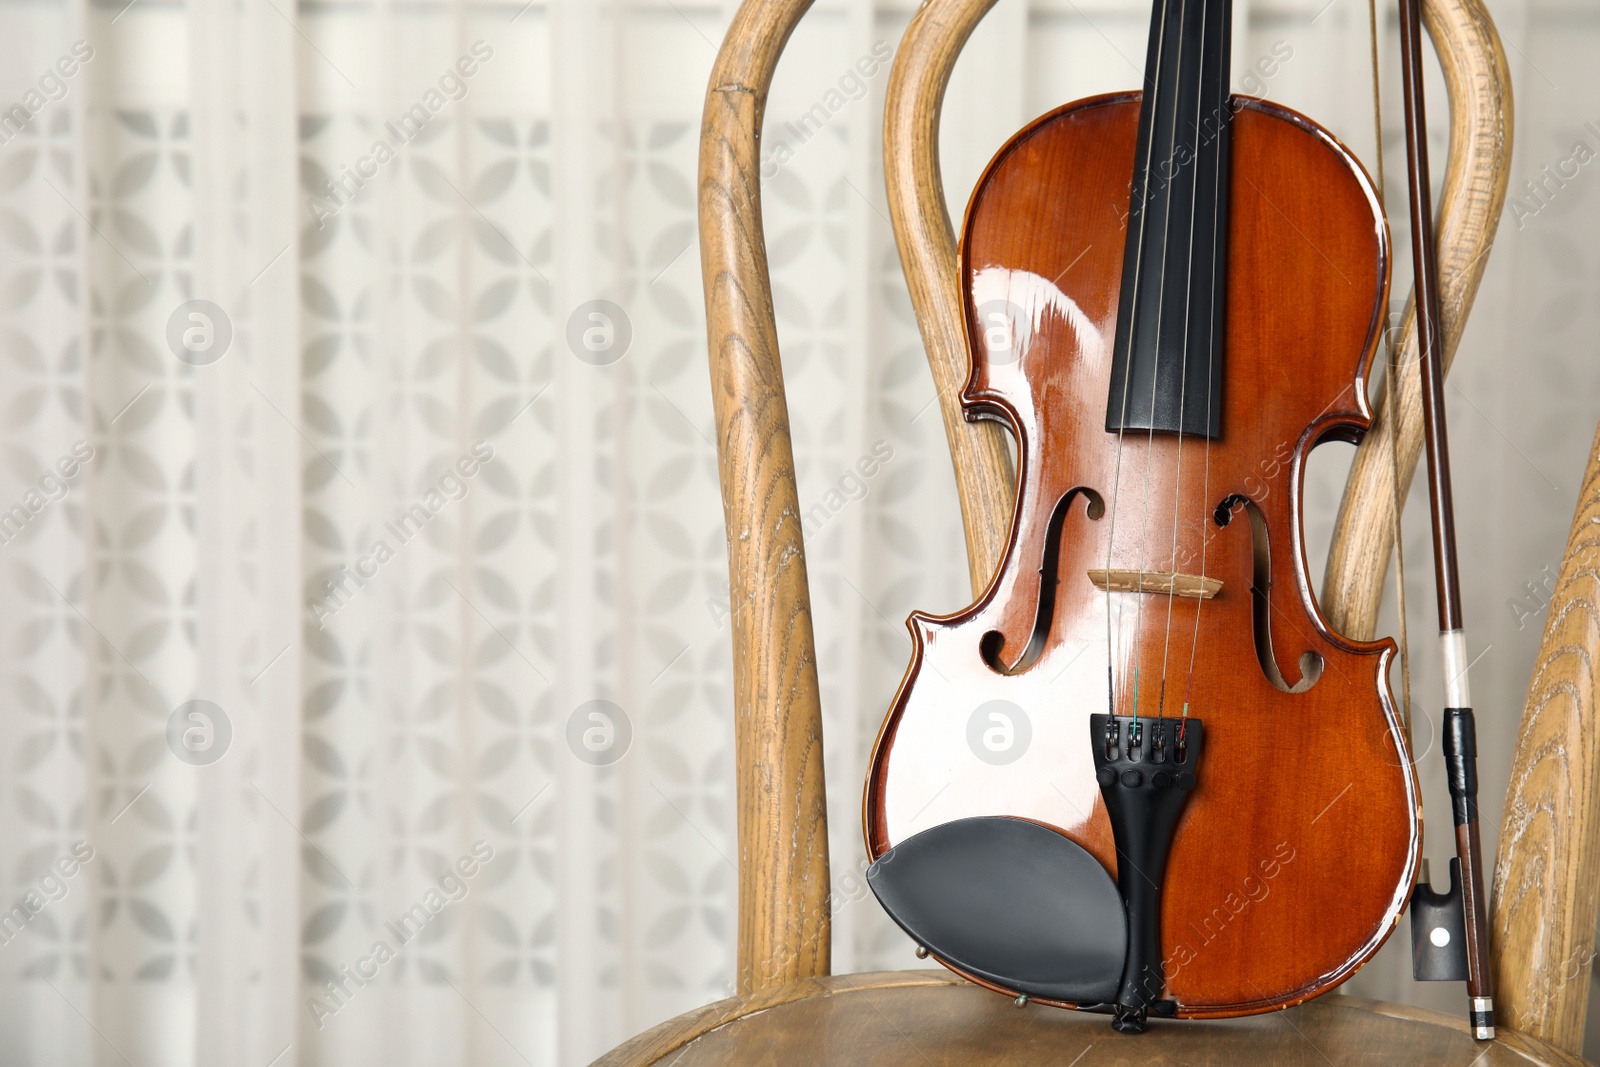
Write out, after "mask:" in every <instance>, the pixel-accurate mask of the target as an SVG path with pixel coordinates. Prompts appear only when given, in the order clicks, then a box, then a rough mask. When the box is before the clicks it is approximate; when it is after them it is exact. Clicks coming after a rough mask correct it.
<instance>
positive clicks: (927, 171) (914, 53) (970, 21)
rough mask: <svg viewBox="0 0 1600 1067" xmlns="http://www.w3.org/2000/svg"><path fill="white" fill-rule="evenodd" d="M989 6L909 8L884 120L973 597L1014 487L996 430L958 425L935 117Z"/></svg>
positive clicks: (957, 300)
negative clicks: (953, 72)
mask: <svg viewBox="0 0 1600 1067" xmlns="http://www.w3.org/2000/svg"><path fill="white" fill-rule="evenodd" d="M994 4H995V0H926V2H925V3H923V4H922V6H921V7H919V8H918V9H917V12H916V14H915V15H913V16H912V18H911V23H910V25H908V26H907V27H906V33H905V37H904V38H903V39H902V40H901V42H900V50H899V52H898V54H897V55H896V56H895V60H894V68H893V70H892V71H891V72H890V74H889V86H888V96H887V99H886V101H885V111H884V116H883V177H884V183H885V185H886V186H887V188H888V194H889V218H890V221H891V222H892V223H893V226H894V237H895V243H896V244H897V245H898V246H899V249H900V266H901V269H902V270H903V271H904V272H905V276H906V286H907V287H908V288H909V289H910V291H911V306H912V307H913V308H914V309H915V311H916V315H917V325H918V327H919V328H920V329H921V330H922V344H923V347H924V348H925V349H926V350H927V354H928V366H929V367H930V368H931V369H932V371H933V385H934V389H936V390H937V391H938V399H939V413H940V415H941V416H942V417H943V419H944V431H945V436H946V438H947V439H948V440H949V442H950V461H951V462H952V463H953V464H954V465H955V472H956V492H957V494H958V496H959V497H960V500H961V521H962V525H963V528H964V531H965V533H966V540H967V568H968V573H969V577H970V578H971V581H972V595H973V596H974V597H976V596H978V595H979V594H981V593H982V592H983V590H984V588H985V587H987V586H988V584H989V580H990V579H991V578H992V577H993V576H994V573H995V570H996V569H997V568H998V567H999V565H1000V558H1001V555H1002V554H1003V553H1004V551H1005V538H1006V531H1007V530H1008V529H1009V528H1010V526H1011V513H1012V509H1013V508H1014V506H1015V504H1016V484H1015V479H1014V477H1013V474H1012V470H1011V458H1010V454H1009V453H1008V452H1007V450H1006V442H1005V438H1004V432H1003V431H1002V430H1001V428H1000V426H999V425H998V424H996V423H993V422H969V421H967V417H966V414H965V412H964V410H963V408H962V406H961V387H962V386H963V385H964V384H965V383H966V380H967V373H968V370H969V369H970V364H969V361H968V355H967V340H966V324H965V322H964V321H963V320H962V312H961V293H960V290H959V287H958V284H957V278H956V236H955V231H954V230H953V229H952V228H951V226H950V211H949V208H948V207H947V206H946V204H945V198H944V182H943V180H942V178H941V176H940V171H939V116H940V113H941V109H942V108H943V106H944V93H945V89H946V88H947V87H948V85H949V83H950V71H951V69H952V68H954V66H955V63H956V58H957V57H958V56H959V55H960V54H961V48H962V46H963V45H965V44H966V42H967V38H968V37H970V36H971V35H972V31H973V28H974V27H976V26H977V25H978V23H979V21H980V20H982V18H983V16H984V15H985V14H986V13H987V12H988V11H989V9H990V8H991V7H993V6H994Z"/></svg>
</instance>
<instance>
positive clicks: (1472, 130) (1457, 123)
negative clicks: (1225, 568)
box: [1322, 0, 1514, 640]
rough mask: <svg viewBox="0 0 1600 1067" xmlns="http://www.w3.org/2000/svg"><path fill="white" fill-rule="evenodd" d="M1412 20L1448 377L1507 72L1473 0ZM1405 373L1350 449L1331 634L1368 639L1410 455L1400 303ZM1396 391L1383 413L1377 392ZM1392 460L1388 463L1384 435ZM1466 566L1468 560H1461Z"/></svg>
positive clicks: (1410, 342)
mask: <svg viewBox="0 0 1600 1067" xmlns="http://www.w3.org/2000/svg"><path fill="white" fill-rule="evenodd" d="M1422 17H1423V21H1424V23H1425V24H1426V26H1427V29H1428V33H1429V36H1430V37H1431V38H1432V40H1433V45H1434V51H1435V52H1436V53H1437V55H1438V57H1439V66H1440V68H1441V69H1442V70H1443V72H1444V82H1445V91H1446V94H1447V98H1448V100H1449V103H1450V151H1449V154H1448V155H1447V156H1446V158H1445V168H1444V188H1443V191H1442V192H1441V193H1440V196H1439V203H1438V209H1439V210H1438V227H1437V242H1436V243H1437V245H1438V253H1439V300H1440V313H1441V314H1440V318H1441V323H1442V326H1443V328H1442V330H1441V336H1442V338H1443V340H1444V362H1445V367H1446V369H1447V370H1448V368H1449V366H1450V363H1451V361H1452V360H1454V358H1455V353H1456V347H1457V346H1458V345H1459V344H1460V342H1461V335H1462V332H1463V331H1464V330H1465V329H1466V325H1467V313H1468V312H1469V311H1471V309H1472V301H1473V299H1474V298H1475V297H1476V296H1477V294H1478V284H1479V283H1480V282H1481V281H1482V280H1483V272H1484V270H1485V269H1486V268H1487V267H1488V264H1489V250H1490V248H1492V247H1493V245H1494V237H1495V231H1496V230H1497V229H1498V227H1499V225H1500V211H1501V208H1502V207H1503V206H1504V205H1505V199H1506V183H1507V182H1508V181H1509V179H1510V174H1511V144H1512V139H1513V127H1514V122H1513V106H1512V97H1511V71H1510V69H1509V67H1507V65H1506V52H1505V48H1504V46H1503V45H1502V44H1501V43H1500V35H1499V34H1498V33H1497V32H1496V31H1495V27H1494V20H1493V19H1492V18H1491V17H1490V16H1489V11H1488V9H1487V8H1486V7H1485V6H1484V4H1483V2H1482V0H1425V2H1424V3H1423V5H1422ZM1395 338H1396V343H1397V344H1398V345H1399V347H1400V352H1399V362H1400V364H1401V366H1402V367H1405V368H1408V369H1409V373H1406V374H1404V375H1402V379H1403V380H1402V381H1401V383H1400V389H1399V390H1398V392H1397V393H1394V392H1393V391H1391V390H1389V389H1388V388H1385V389H1384V391H1383V395H1382V396H1381V397H1380V398H1379V401H1378V404H1377V405H1376V406H1377V417H1376V419H1375V420H1374V422H1373V425H1372V429H1371V431H1370V432H1369V433H1368V434H1367V435H1366V437H1365V438H1364V439H1363V440H1362V441H1361V444H1360V445H1359V446H1358V447H1357V449H1356V456H1355V460H1354V462H1353V464H1352V465H1351V468H1350V477H1349V479H1348V480H1347V481H1346V482H1345V490H1344V499H1343V500H1342V501H1341V502H1340V504H1339V515H1338V519H1337V522H1336V523H1335V526H1334V533H1333V543H1332V545H1331V547H1330V548H1329V550H1328V563H1327V569H1326V571H1325V573H1324V576H1323V583H1322V607H1323V610H1324V611H1325V612H1326V613H1327V616H1328V621H1329V622H1330V623H1332V624H1333V628H1334V629H1335V630H1338V631H1339V632H1340V633H1342V634H1346V635H1348V636H1350V637H1354V638H1357V639H1358V640H1365V639H1368V638H1371V637H1372V636H1373V635H1374V634H1376V633H1377V627H1378V609H1379V606H1380V605H1381V604H1382V601H1383V586H1384V582H1385V579H1386V578H1387V576H1388V572H1389V556H1390V553H1392V552H1393V551H1394V537H1393V532H1394V525H1393V524H1394V496H1395V494H1394V486H1395V468H1396V466H1398V468H1399V478H1400V487H1401V492H1400V496H1401V497H1402V498H1403V497H1404V496H1405V489H1406V488H1407V487H1409V486H1410V485H1411V478H1412V476H1413V475H1414V474H1415V473H1416V468H1417V460H1418V457H1419V456H1420V455H1421V453H1422V390H1421V388H1420V385H1419V382H1418V380H1417V374H1416V365H1417V335H1416V316H1415V314H1414V312H1413V310H1412V308H1411V307H1410V306H1409V305H1408V306H1407V309H1406V313H1405V315H1404V317H1403V320H1402V322H1401V324H1400V328H1399V330H1398V331H1397V333H1396V334H1395ZM1391 395H1396V396H1398V402H1397V403H1395V404H1394V405H1392V406H1391V404H1390V402H1389V397H1390V396H1391ZM1395 425H1398V427H1399V437H1398V439H1397V440H1395V441H1394V445H1395V446H1396V451H1397V452H1398V453H1399V462H1398V464H1395V463H1393V462H1392V461H1391V455H1390V434H1391V432H1392V431H1393V429H1394V426H1395ZM1468 565H1469V567H1470V565H1471V561H1470V560H1469V561H1468Z"/></svg>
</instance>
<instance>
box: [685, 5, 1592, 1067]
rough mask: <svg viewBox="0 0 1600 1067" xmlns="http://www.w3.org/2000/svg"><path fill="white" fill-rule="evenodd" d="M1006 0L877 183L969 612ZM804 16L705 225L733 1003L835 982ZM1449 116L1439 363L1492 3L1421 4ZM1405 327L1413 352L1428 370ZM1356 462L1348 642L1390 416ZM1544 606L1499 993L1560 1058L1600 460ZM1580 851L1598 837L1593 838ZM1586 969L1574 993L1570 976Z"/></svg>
mask: <svg viewBox="0 0 1600 1067" xmlns="http://www.w3.org/2000/svg"><path fill="white" fill-rule="evenodd" d="M994 3H995V0H924V2H923V4H922V5H921V6H920V7H919V9H918V10H917V12H916V14H915V15H914V16H913V18H912V20H911V22H910V25H909V26H908V28H907V30H906V35H905V37H904V39H903V41H902V43H901V47H900V49H899V50H898V53H897V55H896V59H895V63H894V68H893V72H892V73H891V75H890V81H889V86H888V96H887V114H886V118H885V128H884V167H885V180H886V182H887V185H888V194H889V204H890V212H891V221H892V224H893V228H894V232H895V238H896V241H897V243H898V245H899V250H900V258H901V265H902V267H903V269H904V272H905V275H906V280H907V284H908V286H909V289H910V293H911V298H912V303H913V306H914V308H915V310H916V314H917V320H918V324H919V326H920V328H921V331H922V337H923V342H924V346H925V348H926V350H927V354H928V358H929V361H930V365H931V368H932V371H933V377H934V383H935V386H936V388H937V390H938V397H939V403H940V407H941V413H942V415H943V418H944V425H945V429H946V433H947V436H948V440H949V443H950V450H951V458H952V462H953V464H954V466H955V473H956V483H957V491H958V494H959V497H960V501H961V508H962V519H963V525H964V530H965V535H966V543H967V549H968V559H969V573H970V577H971V581H972V587H973V591H974V593H978V592H981V591H982V589H983V588H984V587H985V586H986V585H987V584H988V582H989V579H990V577H991V576H992V574H993V572H994V570H995V569H996V567H997V566H998V562H999V560H1000V558H1001V554H1002V549H1003V546H1004V543H1005V538H1006V534H1007V531H1008V529H1009V525H1010V520H1011V511H1012V507H1013V506H1014V503H1015V487H1014V478H1013V474H1012V472H1011V469H1010V464H1009V459H1008V453H1007V450H1006V446H1005V442H1004V440H1003V438H1002V437H1001V431H1000V430H999V429H998V428H996V427H995V426H993V425H992V424H988V423H980V424H973V423H968V422H967V421H966V420H965V418H964V417H963V415H962V412H961V407H960V393H961V386H962V384H963V383H964V382H965V380H966V376H967V371H968V366H967V360H968V353H967V343H966V330H965V325H964V319H963V312H962V303H961V294H960V292H959V285H958V273H957V268H956V241H955V235H954V230H953V227H952V226H951V221H950V215H949V211H948V208H947V205H946V203H945V198H944V194H943V189H942V186H941V184H940V178H939V166H938V132H939V114H940V108H941V105H942V102H943V97H944V92H945V88H946V86H947V84H948V81H949V77H950V72H951V70H952V69H953V67H954V65H955V61H956V58H957V57H958V55H959V53H960V51H961V48H962V46H963V45H964V44H965V43H966V40H967V38H968V37H969V36H970V34H971V32H972V30H973V28H974V27H975V26H976V25H977V23H978V22H979V21H980V20H981V19H982V17H983V16H984V14H985V13H986V12H987V11H988V10H989V9H990V8H991V7H992V6H993V5H994ZM810 4H811V0H745V2H744V3H743V4H742V6H741V7H740V9H739V11H738V13H737V15H736V16H735V18H734V20H733V23H732V25H731V26H730V28H729V31H728V36H727V38H726V40H725V41H724V43H723V46H722V49H721V52H720V53H719V55H718V58H717V63H716V66H715V68H714V71H713V74H712V78H711V84H710V87H709V89H708V92H707V98H706V111H705V121H704V126H703V130H702V140H701V163H700V227H701V260H702V270H703V272H704V280H705V293H706V311H707V318H708V322H709V345H710V356H711V368H712V376H711V377H712V389H713V393H714V398H713V399H714V403H715V407H716V417H717V448H718V457H719V462H720V470H721V478H722V495H723V505H724V509H725V518H726V522H727V534H728V545H729V577H730V585H731V588H732V595H731V603H732V607H733V651H734V700H735V730H736V733H737V738H736V751H737V761H738V770H737V785H738V824H739V825H738V838H739V969H738V973H739V990H740V992H741V993H751V992H756V991H759V990H761V989H764V988H767V987H771V986H775V985H779V984H782V983H785V982H790V981H795V980H799V979H803V978H808V977H815V976H819V975H824V974H826V973H827V972H828V967H829V947H828V941H829V937H830V934H831V931H830V925H829V918H828V908H827V898H828V892H829V887H828V866H827V861H828V857H827V833H826V810H825V803H824V798H825V792H824V783H823V772H822V736H821V735H822V718H821V710H820V705H819V703H818V693H817V678H816V654H815V645H814V639H813V634H812V627H811V612H810V602H809V596H808V591H807V586H806V571H805V552H804V544H803V538H802V535H801V528H800V513H799V505H798V495H797V492H796V489H795V482H794V463H793V455H792V449H791V446H790V439H789V432H788V412H787V406H786V403H785V398H784V386H783V378H782V371H781V367H780V364H779V359H778V348H777V331H776V326H775V322H774V317H773V311H772V297H771V284H770V277H769V275H768V271H767V262H766V253H765V244H764V240H763V235H762V223H761V199H760V179H759V154H758V148H757V145H758V140H759V133H760V128H761V119H762V114H763V110H764V106H765V103H766V96H767V91H768V89H769V87H770V85H771V81H772V75H773V71H774V69H775V68H776V65H777V60H778V57H779V55H780V54H781V52H782V49H783V46H784V44H785V43H786V42H787V40H788V37H789V34H790V33H791V32H792V30H793V29H794V27H795V25H796V23H797V22H798V21H799V19H800V18H801V16H802V15H804V13H805V12H806V10H807V9H808V8H809V7H810ZM1424 16H1425V19H1426V21H1427V25H1428V28H1429V31H1430V33H1431V35H1432V37H1433V41H1434V45H1435V49H1436V51H1437V52H1438V54H1439V58H1440V62H1441V66H1442V68H1443V70H1444V72H1445V78H1446V87H1447V90H1448V93H1449V104H1450V115H1451V137H1450V151H1449V156H1448V158H1447V161H1446V166H1445V181H1444V192H1443V195H1442V196H1441V198H1440V205H1439V210H1440V218H1439V222H1438V227H1437V232H1438V239H1439V243H1440V255H1439V261H1440V274H1441V278H1440V281H1441V288H1442V296H1443V306H1444V316H1445V323H1444V325H1445V340H1446V347H1447V351H1446V358H1447V360H1448V359H1449V358H1451V357H1453V355H1454V353H1455V349H1456V346H1457V343H1458V342H1459V340H1460V337H1461V333H1462V330H1463V327H1464V325H1465V321H1466V316H1467V312H1468V310H1469V309H1470V307H1471V304H1472V300H1473V298H1474V296H1475V295H1476V293H1477V289H1478V284H1479V282H1480V280H1481V279H1482V276H1483V270H1484V267H1485V265H1486V260H1487V251H1488V249H1489V246H1490V243H1491V242H1492V239H1493V235H1494V232H1495V229H1496V226H1497V225H1498V222H1499V218H1500V211H1501V207H1502V206H1503V204H1504V200H1505V189H1506V180H1507V173H1508V171H1507V165H1508V163H1509V160H1510V154H1511V133H1512V110H1511V82H1510V76H1509V73H1508V71H1507V67H1506V62H1505V55H1504V51H1503V49H1502V47H1501V45H1500V41H1499V38H1498V36H1497V34H1496V32H1495V29H1494V24H1493V21H1492V20H1491V19H1490V17H1489V15H1488V13H1487V11H1486V10H1485V9H1484V7H1483V4H1482V2H1481V0H1428V2H1427V3H1425V4H1424ZM1413 326H1414V320H1413V319H1412V318H1411V316H1410V315H1409V314H1408V316H1407V318H1406V321H1405V324H1404V325H1403V327H1402V331H1401V334H1400V336H1399V339H1398V341H1397V343H1398V344H1399V345H1400V346H1401V358H1402V359H1405V358H1406V357H1407V355H1408V354H1413V353H1414V352H1415V345H1416V341H1415V335H1414V332H1413ZM1398 395H1399V401H1398V403H1397V404H1395V405H1393V406H1392V409H1393V410H1395V411H1397V412H1398V420H1396V421H1397V423H1398V427H1399V432H1398V437H1397V438H1396V442H1395V446H1396V449H1397V451H1398V454H1399V459H1400V462H1399V464H1398V471H1399V478H1400V481H1401V484H1402V486H1405V485H1409V484H1410V479H1411V476H1412V474H1413V472H1414V471H1415V467H1416V463H1417V457H1418V455H1419V453H1420V451H1421V414H1420V412H1421V403H1420V396H1419V395H1417V393H1416V389H1415V386H1414V384H1413V385H1411V386H1410V387H1409V388H1408V387H1407V386H1405V385H1402V387H1401V389H1400V391H1399V394H1398ZM1375 409H1376V410H1377V412H1378V418H1377V421H1376V423H1375V424H1374V427H1373V429H1372V431H1371V432H1369V433H1368V434H1367V436H1366V439H1365V440H1364V441H1363V444H1362V446H1361V447H1360V448H1359V449H1358V452H1357V457H1356V462H1355V465H1354V467H1353V468H1352V472H1351V476H1350V480H1349V482H1348V484H1347V486H1346V490H1345V496H1344V501H1343V503H1342V505H1341V509H1340V515H1339V520H1338V525H1337V528H1336V534H1335V539H1334V547H1333V550H1332V552H1331V553H1330V559H1329V562H1328V569H1327V573H1326V575H1325V579H1324V586H1323V594H1322V598H1321V604H1322V607H1323V610H1324V611H1325V613H1326V614H1327V615H1328V617H1329V619H1330V620H1331V621H1333V622H1334V624H1335V626H1336V627H1337V628H1339V629H1341V630H1342V631H1344V632H1346V633H1349V634H1351V635H1352V636H1369V635H1370V634H1371V633H1372V632H1373V631H1374V629H1375V627H1376V623H1377V611H1378V604H1379V602H1380V601H1381V597H1382V592H1383V585H1384V581H1385V577H1386V572H1387V564H1388V559H1389V553H1390V552H1391V551H1392V550H1393V543H1392V521H1393V518H1392V517H1393V502H1394V499H1395V495H1394V477H1393V473H1392V472H1393V471H1394V470H1395V469H1396V468H1395V467H1394V466H1392V461H1391V459H1390V453H1389V448H1390V445H1389V436H1388V435H1389V434H1390V433H1392V432H1394V430H1393V426H1392V421H1391V417H1390V411H1391V405H1389V404H1388V403H1386V402H1385V401H1384V398H1382V397H1380V398H1379V400H1378V402H1377V403H1376V404H1375ZM1596 449H1597V451H1596V453H1595V454H1594V456H1592V457H1591V462H1590V469H1589V474H1590V476H1589V478H1588V479H1587V480H1586V482H1585V495H1584V497H1583V500H1582V501H1581V502H1580V508H1579V513H1578V517H1577V520H1576V522H1575V524H1574V526H1573V533H1572V540H1571V542H1570V543H1569V546H1568V552H1567V556H1566V561H1565V564H1564V566H1563V568H1562V572H1561V577H1560V579H1559V583H1558V586H1557V589H1556V592H1555V597H1554V599H1553V600H1552V601H1551V607H1550V613H1549V623H1548V627H1547V630H1546V633H1545V637H1544V643H1543V645H1542V646H1541V649H1540V654H1539V660H1538V664H1539V665H1538V669H1537V671H1536V674H1535V682H1534V686H1533V690H1532V692H1530V694H1529V698H1528V705H1527V710H1526V712H1525V713H1524V716H1523V721H1522V733H1521V738H1520V740H1519V744H1518V750H1517V753H1516V757H1515V767H1514V770H1513V780H1512V786H1511V793H1510V796H1509V797H1508V801H1507V806H1506V817H1505V818H1506V821H1505V827H1504V829H1503V831H1502V836H1501V842H1502V844H1501V849H1500V857H1499V863H1498V865H1497V869H1496V873H1495V882H1494V885H1495V896H1494V901H1493V906H1494V926H1495V933H1496V936H1497V944H1496V961H1495V962H1496V974H1497V977H1498V983H1499V1000H1500V1004H1501V1006H1502V1008H1503V1012H1502V1014H1503V1022H1504V1023H1506V1024H1508V1025H1510V1026H1511V1027H1513V1028H1516V1029H1520V1030H1523V1031H1525V1032H1528V1033H1530V1034H1533V1035H1534V1036H1537V1037H1540V1038H1542V1039H1544V1040H1545V1041H1548V1042H1550V1043H1552V1044H1555V1045H1557V1046H1558V1047H1561V1048H1563V1049H1565V1050H1567V1051H1572V1052H1576V1051H1578V1050H1579V1049H1580V1048H1581V1044H1582V1033H1583V1011H1584V1008H1585V1005H1586V1003H1587V993H1588V988H1587V979H1586V975H1587V968H1588V963H1589V960H1590V959H1591V958H1592V957H1593V955H1594V953H1593V949H1592V940H1593V934H1592V929H1593V921H1594V914H1595V907H1596V897H1597V893H1600V842H1597V841H1595V840H1594V837H1595V835H1594V834H1593V833H1592V831H1593V830H1594V828H1595V827H1596V826H1597V825H1600V811H1597V810H1596V806H1597V804H1600V785H1597V782H1596V777H1597V771H1600V740H1597V739H1595V738H1594V730H1593V729H1591V727H1592V726H1593V725H1594V724H1593V723H1592V722H1591V719H1592V717H1593V708H1594V702H1593V694H1594V692H1595V680H1596V679H1595V671H1596V670H1597V669H1600V610H1597V609H1600V596H1597V595H1596V594H1597V590H1596V588H1595V579H1596V578H1597V577H1600V570H1597V569H1596V563H1597V562H1600V536H1595V535H1593V534H1591V532H1590V531H1591V529H1593V528H1594V527H1595V526H1596V525H1597V524H1600V439H1597V442H1596ZM1585 831H1590V832H1589V833H1586V832H1585ZM1574 960H1578V961H1580V962H1579V964H1578V968H1577V969H1578V970H1579V972H1581V973H1580V974H1579V976H1578V980H1574V978H1573V976H1571V975H1566V976H1565V977H1563V975H1564V972H1566V971H1571V970H1573V966H1572V961H1574Z"/></svg>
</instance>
